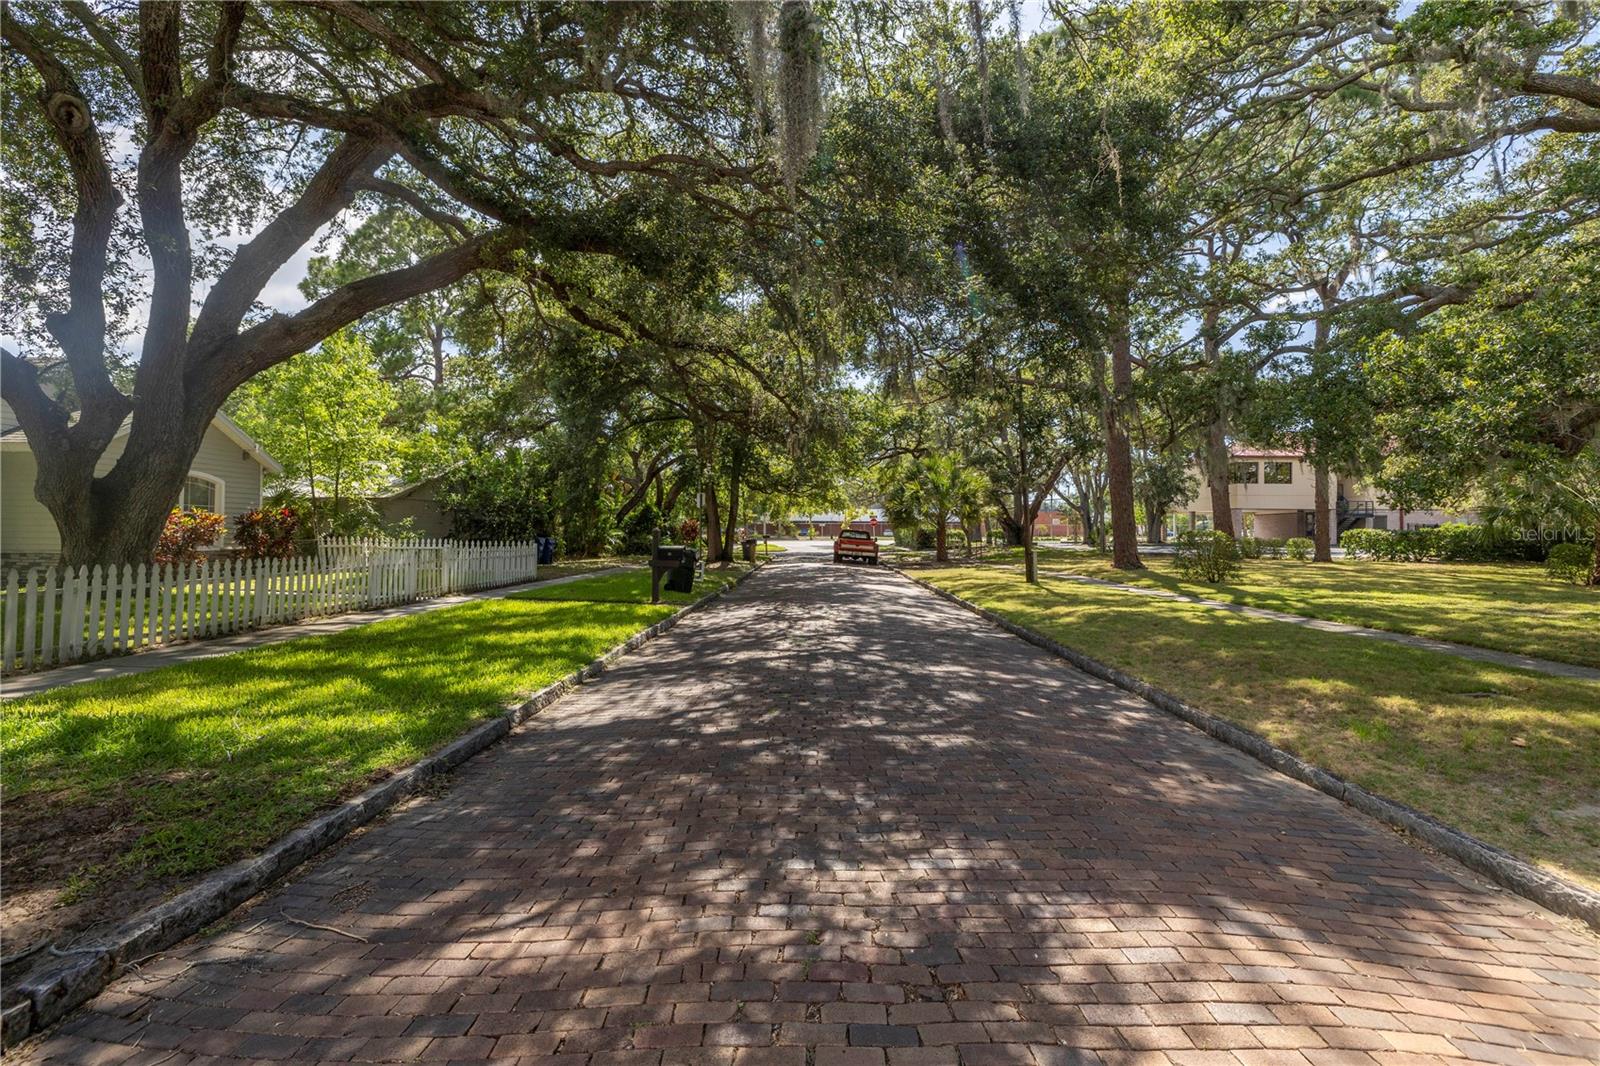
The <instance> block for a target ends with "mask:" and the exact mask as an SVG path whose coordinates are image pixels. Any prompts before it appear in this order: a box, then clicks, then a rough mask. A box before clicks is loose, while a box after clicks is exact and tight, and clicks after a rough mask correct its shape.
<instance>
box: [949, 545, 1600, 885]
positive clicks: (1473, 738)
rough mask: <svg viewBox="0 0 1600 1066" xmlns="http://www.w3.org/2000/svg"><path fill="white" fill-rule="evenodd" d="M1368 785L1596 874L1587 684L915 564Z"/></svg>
mask: <svg viewBox="0 0 1600 1066" xmlns="http://www.w3.org/2000/svg"><path fill="white" fill-rule="evenodd" d="M917 576H918V577H920V578H923V579H925V580H928V581H930V582H932V583H934V584H936V585H938V586H940V587H941V588H944V589H946V590H948V591H950V592H953V593H955V594H956V595H958V596H961V597H962V598H964V599H966V600H968V601H970V602H972V603H975V604H977V605H979V606H982V607H986V608H988V609H990V610H993V611H995V612H997V613H999V614H1002V615H1004V616H1005V617H1007V618H1009V619H1011V620H1012V621H1014V622H1017V623H1018V624H1020V625H1024V626H1027V627H1029V628H1031V629H1034V630H1037V631H1038V632H1041V633H1044V634H1046V635H1048V636H1050V637H1052V638H1054V639H1056V640H1058V641H1060V642H1061V643H1063V644H1066V645H1068V646H1070V647H1073V648H1076V649H1078V650H1079V651H1082V652H1084V653H1085V654H1087V655H1090V656H1092V657H1094V658H1096V659H1099V660H1101V661H1102V662H1105V663H1109V664H1111V665H1113V666H1116V667H1118V668H1119V669H1122V670H1124V671H1125V672H1127V673H1130V674H1133V675H1134V676H1136V677H1139V678H1142V679H1144V680H1145V681H1148V682H1150V683H1151V684H1153V685H1156V686H1157V687H1159V688H1162V689H1165V690H1166V691H1168V692H1170V693H1172V694H1173V695H1174V696H1177V697H1178V698H1180V699H1182V700H1185V701H1186V702H1189V703H1192V704H1194V705H1195V706H1197V707H1200V708H1203V709H1204V710H1207V711H1209V712H1211V713H1212V714H1215V715H1219V716H1221V717H1224V718H1227V719H1229V720H1231V721H1233V722H1235V723H1237V724H1239V725H1242V726H1244V727H1246V728H1248V729H1252V730H1254V731H1255V732H1257V733H1259V734H1261V735H1262V736H1264V737H1266V738H1267V739H1268V740H1270V741H1272V742H1273V743H1274V744H1277V745H1278V746H1280V747H1282V748H1285V749H1287V750H1288V751H1291V752H1293V753H1294V754H1296V755H1298V756H1300V757H1301V758H1303V759H1305V760H1307V761H1308V762H1311V763H1313V764H1315V765H1317V766H1320V767H1323V768H1324V769H1326V770H1329V771H1332V772H1333V773H1336V774H1339V775H1341V776H1343V777H1345V778H1347V779H1349V780H1351V781H1354V782H1355V783H1357V784H1359V785H1361V786H1362V787H1364V788H1367V789H1369V790H1371V791H1373V792H1376V793H1378V794H1380V795H1384V796H1388V797H1390V798H1391V799H1395V800H1399V801H1400V802H1402V803H1407V804H1410V805H1411V806H1413V807H1416V808H1417V809H1419V810H1422V811H1424V812H1426V813H1428V814H1431V815H1432V816H1434V817H1435V818H1438V819H1439V820H1441V821H1443V822H1446V823H1448V824H1450V825H1453V826H1456V827H1457V828H1460V829H1463V830H1465V831H1466V832H1469V833H1472V834H1473V835H1475V836H1477V837H1480V838H1481V839H1483V840H1485V841H1488V842H1489V843H1491V844H1495V845H1497V846H1499V847H1501V848H1504V849H1505V850H1507V851H1509V852H1512V853H1513V854H1516V855H1519V856H1521V857H1523V858H1524V859H1526V860H1528V861H1530V862H1533V863H1536V864H1538V865H1539V866H1542V867H1544V868H1545V869H1548V870H1550V871H1551V872H1552V873H1556V874H1558V875H1560V876H1563V877H1567V878H1570V879H1572V880H1575V881H1579V882H1582V883H1584V884H1587V885H1589V886H1591V887H1600V684H1597V683H1595V682H1591V681H1578V680H1570V679H1566V678H1552V677H1546V676H1543V675H1539V674H1534V673H1530V672H1528V671H1523V670H1513V669H1509V668H1505V667H1498V666H1494V665H1491V664H1488V663H1478V662H1473V661H1471V660H1463V659H1459V658H1454V657H1451V656H1446V655H1440V654H1437V653H1434V652H1429V651H1423V650H1420V649H1415V648H1407V647H1404V646H1401V645H1391V644H1386V643H1382V642H1376V641H1356V640H1351V639H1350V638H1348V637H1343V636H1339V635H1337V634H1329V633H1318V632H1315V631H1308V630H1305V629H1303V628H1301V627H1299V626H1294V625H1291V624H1288V623H1284V622H1274V621H1270V620H1267V619H1259V618H1250V617H1246V616H1240V615H1235V614H1230V613H1228V612H1223V611H1216V610H1212V609H1209V608H1205V607H1199V606H1196V605H1193V604H1185V603H1177V602H1173V601H1168V600H1152V599H1146V598H1143V597H1131V596H1128V595H1127V594H1126V593H1121V592H1117V591H1116V590H1114V589H1099V588H1095V587H1093V586H1086V585H1083V584H1080V583H1077V582H1071V581H1050V580H1048V579H1046V580H1045V581H1044V582H1043V583H1042V584H1041V585H1040V586H1037V587H1033V586H1029V585H1027V584H1026V583H1025V582H1024V581H1023V580H1022V578H1021V576H1020V575H1018V574H1014V573H1008V572H998V571H993V570H981V569H977V570H975V569H953V568H952V569H934V570H926V571H921V572H919V573H918V575H917Z"/></svg>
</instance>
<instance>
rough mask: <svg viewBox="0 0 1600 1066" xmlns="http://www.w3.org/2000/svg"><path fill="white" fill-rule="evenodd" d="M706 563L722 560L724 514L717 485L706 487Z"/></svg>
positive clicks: (714, 483) (711, 483)
mask: <svg viewBox="0 0 1600 1066" xmlns="http://www.w3.org/2000/svg"><path fill="white" fill-rule="evenodd" d="M705 532H706V563H707V564H710V563H714V562H716V561H717V560H718V559H720V558H722V554H721V553H722V512H721V510H720V509H719V508H718V507H717V483H716V482H715V481H712V482H708V483H707V485H706V530H705Z"/></svg>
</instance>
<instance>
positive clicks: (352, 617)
mask: <svg viewBox="0 0 1600 1066" xmlns="http://www.w3.org/2000/svg"><path fill="white" fill-rule="evenodd" d="M632 569H637V568H636V567H628V566H612V567H607V568H606V569H604V570H595V571H593V572H591V573H587V574H572V575H570V576H568V577H555V578H551V579H550V580H548V581H526V582H523V583H522V584H520V585H506V586H504V587H502V588H497V589H484V590H483V591H481V592H463V593H457V594H455V595H451V596H440V597H438V598H437V599H432V600H418V601H416V602H415V603H405V604H401V605H400V606H398V607H384V608H381V609H379V610H375V611H352V612H350V613H349V614H336V615H329V616H328V617H326V618H314V619H312V620H311V621H309V622H296V623H294V624H293V625H285V626H272V627H271V628H269V629H253V630H250V631H249V632H246V633H235V634H233V635H231V636H226V637H216V638H214V639H211V640H193V641H187V642H185V643H182V644H165V645H161V646H160V647H155V648H150V649H149V650H146V651H138V652H134V653H133V654H131V655H118V656H115V657H112V658H109V659H96V660H94V661H93V662H87V663H74V664H73V665H71V666H58V667H56V668H55V669H52V670H41V671H39V672H38V673H32V674H18V675H16V676H15V677H7V678H4V679H0V700H17V699H21V698H22V697H24V696H32V695H35V694H37V693H40V692H47V691H49V690H50V689H53V688H62V687H64V686H66V685H81V684H83V683H84V682H85V681H99V680H101V679H102V678H107V677H127V676H129V675H131V674H142V673H145V672H147V671H150V670H159V669H161V668H162V667H164V666H175V665H177V664H179V663H192V662H198V661H199V660H201V659H211V658H215V657H216V656H218V655H232V654H233V653H234V652H238V651H248V650H250V649H251V648H264V647H267V646H268V645H271V644H282V643H283V642H284V641H286V640H299V639H300V638H301V637H320V636H326V635H327V634H329V633H342V632H344V631H345V630H347V629H355V628H356V627H358V626H366V625H371V624H372V623H373V622H382V621H385V620H387V619H390V618H404V617H406V616H407V615H412V614H426V613H428V612H429V611H442V610H444V609H445V608H446V607H455V606H458V605H460V604H463V603H471V602H472V601H473V600H493V599H498V598H500V597H502V596H509V595H511V594H512V593H514V592H524V591H526V590H528V589H531V588H549V587H551V586H553V585H565V584H567V583H569V582H572V581H582V580H583V579H584V578H589V577H599V576H601V575H604V574H620V573H623V572H625V571H627V570H632Z"/></svg>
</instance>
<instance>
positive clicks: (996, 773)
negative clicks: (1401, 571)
mask: <svg viewBox="0 0 1600 1066" xmlns="http://www.w3.org/2000/svg"><path fill="white" fill-rule="evenodd" d="M530 653H531V654H536V653H537V643H536V642H535V643H533V644H532V646H531V647H530ZM285 916H288V917H289V918H293V919H297V920H298V921H299V922H301V923H309V924H296V923H295V922H291V921H288V920H286V919H285ZM314 926H323V927H326V928H315V927H314ZM345 934H349V935H345ZM357 938H360V939H357ZM22 1058H23V1059H24V1061H66V1062H73V1063H91V1062H95V1063H98V1062H108V1063H109V1062H149V1063H156V1062H161V1063H167V1064H170V1066H179V1064H182V1063H188V1062H200V1061H229V1062H231V1061H238V1060H245V1061H261V1060H288V1061H294V1062H309V1061H319V1060H324V1061H334V1062H348V1061H386V1062H392V1061H430V1062H431V1061H447V1060H461V1061H487V1060H493V1061H496V1062H513V1061H527V1062H534V1061H548V1062H553V1063H555V1062H559V1063H570V1064H572V1066H611V1064H617V1066H623V1064H629V1066H656V1064H663V1066H667V1064H679V1063H683V1064H689V1063H708V1064H716V1063H731V1064H736V1066H958V1064H959V1066H999V1064H1003V1063H1022V1064H1029V1063H1037V1064H1038V1066H1064V1064H1073V1063H1085V1064H1094V1063H1106V1064H1120V1063H1128V1064H1132V1063H1141V1064H1145V1063H1148V1064H1166V1063H1173V1064H1190V1063H1193V1064H1197V1066H1199V1064H1212V1063H1216V1064H1230V1066H1232V1064H1246V1066H1248V1064H1255V1063H1285V1064H1304V1063H1312V1064H1317V1066H1334V1064H1344V1063H1351V1064H1368V1063H1395V1064H1400V1063H1428V1062H1441V1063H1442V1062H1460V1061H1462V1060H1463V1059H1465V1060H1468V1061H1480V1062H1494V1063H1507V1064H1517V1063H1528V1064H1537V1063H1556V1062H1566V1063H1579V1062H1592V1061H1595V1060H1596V1059H1600V941H1597V940H1596V938H1594V937H1593V936H1591V935H1589V934H1588V933H1586V932H1582V931H1580V930H1578V929H1576V928H1575V927H1573V926H1572V925H1570V924H1569V923H1565V922H1562V921H1560V920H1558V919H1555V918H1553V917H1552V916H1550V915H1548V914H1546V913H1545V912H1543V911H1541V910H1539V909H1538V908H1537V907H1535V906H1533V905H1532V904H1529V903H1527V902H1525V901H1523V900H1521V899H1520V898H1518V897H1516V896H1513V895H1510V894H1508V893H1505V892H1501V891H1498V890H1495V889H1492V888H1489V887H1487V886H1486V885H1485V884H1484V883H1483V882H1481V881H1480V880H1478V879H1477V878H1475V877H1473V876H1472V875H1469V874H1468V873H1466V872H1465V871H1463V870H1461V869H1460V868H1459V867H1456V866H1454V865H1452V864H1449V863H1447V862H1445V861H1443V860H1437V859H1434V858H1431V857H1429V856H1428V855H1426V854H1424V853H1423V852H1422V851H1421V850H1419V849H1418V848H1416V847H1415V846H1413V845H1412V844H1410V843H1408V842H1407V841H1406V840H1404V839H1403V838H1401V837H1399V836H1397V835H1395V834H1394V833H1392V832H1389V831H1388V830H1386V829H1384V828H1382V827H1380V826H1378V825H1377V824H1376V823H1374V822H1371V821H1369V820H1367V819H1365V818H1364V817H1362V816H1360V815H1357V814H1355V813H1354V812H1352V811H1350V810H1349V809H1347V808H1345V807H1343V806H1342V805H1340V804H1339V803H1337V802H1335V801H1334V800H1332V799H1330V798H1328V797H1326V796H1324V795H1322V794H1320V793H1318V792H1315V791H1313V790H1312V789H1310V788H1307V787H1305V786H1302V785H1300V784H1298V783H1296V782H1293V781H1291V780H1289V779H1287V778H1284V777H1281V776H1279V775H1277V774H1275V773H1273V772H1272V771H1270V770H1268V769H1266V768H1265V767H1263V766H1261V765H1259V764H1258V763H1256V762H1254V761H1252V760H1250V759H1248V758H1246V757H1245V756H1243V755H1240V754H1238V753H1236V752H1234V751H1232V750H1231V749H1229V748H1226V747H1223V746H1221V745H1220V744H1218V743H1216V742H1215V741H1213V740H1211V739H1209V738H1208V737H1206V736H1204V735H1203V734H1201V733H1199V732H1198V731H1196V730H1193V729H1191V728H1189V727H1187V726H1185V725H1183V724H1182V723H1180V722H1177V721H1176V720H1174V719H1171V718H1169V717H1167V716H1165V715H1163V714H1161V713H1160V712H1159V711H1157V710H1155V709H1154V708H1151V707H1149V706H1147V705H1145V704H1143V703H1142V702H1140V701H1138V700H1136V699H1133V698H1131V697H1129V696H1127V695H1125V694H1123V693H1121V692H1119V691H1117V690H1115V689H1113V688H1111V687H1109V686H1107V685H1105V684H1103V683H1101V682H1099V681H1095V680H1093V679H1091V678H1088V677H1087V676H1085V675H1083V674H1080V673H1078V672H1076V671H1074V670H1072V669H1071V668H1070V667H1068V666H1067V665H1066V664H1064V663H1062V662H1061V661H1060V660H1057V659H1054V658H1051V657H1050V656H1048V655H1046V654H1045V653H1043V652H1041V651H1039V650H1037V649H1035V648H1033V647H1031V646H1029V645H1028V644H1025V643H1023V642H1022V641H1020V640H1017V639H1016V638H1014V637H1011V636H1008V635H1006V634H1003V633H1001V632H999V631H998V630H996V629H994V628H992V627H989V626H987V625H985V624H984V623H983V622H981V621H979V620H978V619H976V618H975V617H973V616H972V615H970V614H968V613H966V612H964V611H961V610H960V609H959V608H956V607H954V606H952V605H949V604H946V603H944V602H942V601H940V600H938V599H937V598H935V597H933V596H932V595H930V594H929V593H927V592H925V591H922V590H920V589H918V588H916V587H914V586H913V585H911V584H910V583H909V582H906V581H904V580H902V579H900V578H898V577H896V576H894V575H892V574H889V573H885V572H881V571H879V570H876V569H872V568H868V567H846V566H832V565H830V564H828V563H826V562H823V561H820V560H818V559H807V558H803V557H790V558H785V559H782V560H781V561H779V562H777V563H775V564H773V565H771V566H769V567H767V568H766V569H764V570H763V571H761V572H760V573H758V574H756V575H755V576H754V577H753V578H752V579H751V580H749V581H748V582H746V583H745V584H744V585H743V586H742V587H741V588H740V589H739V590H738V591H737V592H736V593H735V594H734V595H732V596H731V597H729V598H728V599H727V600H726V601H725V602H724V603H723V604H720V605H718V606H715V607H713V608H712V609H710V610H708V611H706V612H703V613H700V614H698V615H695V616H693V617H691V618H688V619H685V620H684V622H683V623H682V624H681V625H679V626H678V627H677V628H675V629H674V630H672V631H671V632H670V633H668V634H667V635H666V636H664V637H662V638H661V639H659V640H656V641H654V642H652V643H650V644H649V645H647V646H646V647H645V648H644V649H642V650H641V651H640V652H638V653H636V654H633V655H631V656H628V657H627V658H625V659H623V660H622V661H621V662H620V663H619V664H618V665H617V666H616V667H615V668H613V669H612V670H610V671H608V672H607V673H606V674H605V675H604V676H603V677H602V678H601V679H599V680H598V681H595V682H593V683H590V684H588V685H585V686H584V687H582V688H581V689H580V690H578V691H577V692H576V693H575V694H574V695H572V696H569V697H568V698H566V699H564V700H562V701H561V702H559V703H557V704H556V705H554V706H553V707H552V708H550V709H549V710H547V711H546V712H545V713H544V714H543V715H541V716H540V717H538V718H536V719H535V720H533V721H532V722H530V723H529V724H528V725H527V726H525V727H523V728H522V729H520V730H519V731H517V732H516V733H515V734H513V736H512V737H511V738H510V739H509V740H508V741H506V742H505V743H503V744H502V745H500V746H499V747H497V748H495V749H492V750H491V751H489V752H487V753H486V754H484V755H482V756H480V757H478V758H477V759H475V760H473V761H472V762H470V763H468V764H467V765H466V766H465V767H464V768H463V769H462V770H461V771H459V772H458V773H457V774H455V775H454V776H453V777H452V779H451V780H450V781H449V782H448V783H447V785H446V786H444V787H442V788H441V789H440V790H438V792H437V794H436V795H432V796H428V797H422V798H419V799H418V800H416V801H414V802H411V803H409V804H407V805H406V806H405V807H403V808H402V809H400V810H398V811H396V812H394V813H393V814H392V815H391V816H390V817H388V818H386V819H384V820H383V821H381V822H380V823H378V824H376V825H374V826H373V827H371V828H370V829H369V830H368V831H366V832H365V833H362V834H360V835H359V836H357V837H355V838H353V839H351V840H349V841H347V842H346V843H345V844H344V845H343V846H342V847H340V848H337V849H335V850H334V851H333V852H332V853H330V854H329V855H327V856H324V857H323V858H322V859H320V860H318V861H317V862H315V863H313V864H311V865H310V866H308V867H307V868H305V869H304V870H302V871H300V873H299V874H298V876H296V877H295V878H293V879H291V880H289V881H288V882H286V883H284V884H283V885H282V886H280V887H279V888H277V889H276V890H274V891H272V892H270V893H269V894H267V896H265V897H264V898H263V899H261V900H258V901H257V902H256V903H255V904H254V905H253V906H251V907H249V908H247V909H245V910H244V911H241V912H240V913H239V914H237V915H235V916H234V917H233V918H232V919H230V922H229V923H228V926H227V928H225V929H224V930H222V931H220V932H216V933H214V934H213V935H211V936H209V937H203V938H200V939H197V940H195V941H192V942H189V943H187V944H185V945H183V946H181V947H179V948H177V949H174V950H173V951H171V952H168V953H166V954H165V955H163V956H162V957H161V958H160V959H159V960H157V961H155V962H152V963H149V964H147V965H145V966H144V967H143V969H142V970H141V971H140V972H138V973H134V974H129V975H126V976H124V977H122V978H121V979H119V980H118V981H117V982H116V983H115V984H113V985H112V986H111V988H110V989H108V990H107V991H106V992H105V993H103V994H102V995H101V996H100V997H98V998H97V999H96V1000H94V1001H93V1002H92V1003H91V1004H90V1005H89V1006H88V1007H87V1008H86V1009H84V1010H82V1011H80V1012H79V1013H78V1014H77V1015H75V1016H74V1017H72V1018H71V1019H69V1020H68V1021H67V1022H66V1023H65V1024H64V1025H63V1026H61V1027H60V1028H59V1029H57V1030H56V1031H55V1032H54V1033H53V1034H51V1035H49V1036H47V1038H46V1039H45V1040H44V1041H42V1042H40V1043H37V1044H35V1045H33V1046H32V1047H31V1048H29V1049H27V1050H26V1052H25V1054H24V1055H23V1056H22Z"/></svg>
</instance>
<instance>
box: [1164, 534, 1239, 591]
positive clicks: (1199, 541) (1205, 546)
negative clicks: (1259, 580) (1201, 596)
mask: <svg viewBox="0 0 1600 1066" xmlns="http://www.w3.org/2000/svg"><path fill="white" fill-rule="evenodd" d="M1175 561H1176V562H1177V565H1178V569H1179V570H1181V571H1183V573H1184V574H1185V575H1186V576H1188V577H1191V578H1194V579H1196V580H1198V581H1207V582H1210V583H1211V584H1213V585H1215V584H1218V583H1219V582H1222V581H1226V580H1228V578H1230V577H1232V576H1233V575H1235V574H1237V573H1238V572H1239V570H1240V569H1241V564H1240V562H1239V546H1238V545H1237V544H1235V543H1234V540H1233V538H1232V537H1230V536H1228V534H1226V533H1224V532H1222V531H1221V530H1220V529H1206V530H1191V531H1190V532H1187V533H1179V534H1178V539H1177V556H1176V560H1175Z"/></svg>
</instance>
